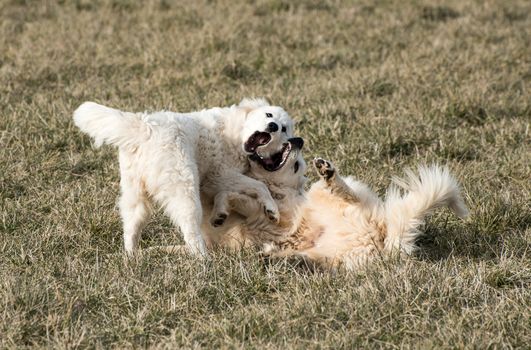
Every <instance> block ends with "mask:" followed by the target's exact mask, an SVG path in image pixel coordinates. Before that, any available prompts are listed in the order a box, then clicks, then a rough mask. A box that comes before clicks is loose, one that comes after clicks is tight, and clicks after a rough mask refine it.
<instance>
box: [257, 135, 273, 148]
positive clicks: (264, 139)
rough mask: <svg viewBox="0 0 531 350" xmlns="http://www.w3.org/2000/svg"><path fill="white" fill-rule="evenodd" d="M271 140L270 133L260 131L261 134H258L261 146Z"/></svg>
mask: <svg viewBox="0 0 531 350" xmlns="http://www.w3.org/2000/svg"><path fill="white" fill-rule="evenodd" d="M269 140H271V136H269V135H268V134H264V133H260V135H258V140H257V142H258V145H259V146H262V145H265V144H266V143H268V142H269Z"/></svg>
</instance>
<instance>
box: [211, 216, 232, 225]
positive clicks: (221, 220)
mask: <svg viewBox="0 0 531 350" xmlns="http://www.w3.org/2000/svg"><path fill="white" fill-rule="evenodd" d="M227 217H228V215H227V214H225V213H219V214H218V215H216V216H215V217H213V218H212V219H210V225H212V226H213V227H220V226H222V225H223V224H224V223H225V220H227Z"/></svg>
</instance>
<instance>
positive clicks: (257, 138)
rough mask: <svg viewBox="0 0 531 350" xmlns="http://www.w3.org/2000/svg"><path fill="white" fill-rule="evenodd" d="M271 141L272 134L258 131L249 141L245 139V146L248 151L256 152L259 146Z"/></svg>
mask: <svg viewBox="0 0 531 350" xmlns="http://www.w3.org/2000/svg"><path fill="white" fill-rule="evenodd" d="M269 141H271V134H269V133H268V132H263V131H256V132H255V133H254V134H252V135H251V137H249V139H248V140H247V141H245V144H244V145H243V148H244V149H245V152H247V153H255V152H256V149H257V148H258V147H260V146H264V145H267V144H268V143H269Z"/></svg>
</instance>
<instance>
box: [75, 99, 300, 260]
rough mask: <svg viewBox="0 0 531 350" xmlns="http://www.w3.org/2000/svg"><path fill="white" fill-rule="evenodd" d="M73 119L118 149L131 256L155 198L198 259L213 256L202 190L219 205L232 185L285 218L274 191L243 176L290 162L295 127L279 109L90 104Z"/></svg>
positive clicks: (250, 104)
mask: <svg viewBox="0 0 531 350" xmlns="http://www.w3.org/2000/svg"><path fill="white" fill-rule="evenodd" d="M74 122H75V124H76V125H77V126H78V127H79V128H80V129H81V130H82V131H83V132H85V133H87V134H88V135H90V136H92V137H93V138H94V139H95V144H96V146H99V145H101V144H103V143H108V144H112V145H115V146H118V148H119V161H120V174H121V180H120V187H121V198H120V214H121V217H122V220H123V225H124V247H125V250H126V251H127V252H129V253H130V252H133V251H134V250H135V249H137V246H138V241H139V238H140V234H141V230H142V228H143V226H144V224H145V223H146V220H147V219H148V217H149V214H150V212H151V205H150V199H153V200H154V201H155V202H157V203H159V204H160V205H161V206H162V207H163V208H164V210H165V212H166V214H167V215H168V216H169V217H170V218H171V220H172V222H173V223H174V224H175V225H177V226H179V228H180V229H181V232H182V234H183V236H184V240H185V242H186V245H187V246H188V248H189V249H190V250H191V251H192V252H193V253H196V254H197V253H199V254H206V247H205V242H204V239H203V237H202V234H201V229H200V226H201V221H202V207H201V202H200V191H201V194H202V195H203V196H206V197H207V198H211V199H212V200H213V198H214V197H215V196H216V194H217V193H219V192H220V191H222V190H226V189H227V188H230V189H232V190H233V191H235V192H241V193H245V194H246V195H248V196H250V197H252V198H256V200H257V202H258V203H260V205H261V206H262V208H263V210H264V212H265V214H266V215H267V216H268V218H269V219H270V220H272V221H276V222H278V221H279V211H278V207H277V204H276V203H275V201H274V200H273V198H272V197H271V194H270V192H269V190H268V188H267V186H266V185H265V184H264V183H262V182H260V181H257V180H255V179H252V178H250V177H248V176H245V175H243V174H244V173H245V172H246V171H247V170H248V168H249V160H248V158H249V157H252V158H253V159H258V160H259V161H260V163H261V164H262V166H263V167H264V169H266V170H267V171H270V172H275V171H277V170H279V169H281V168H282V166H283V165H284V164H285V163H286V161H287V158H288V156H289V148H290V147H289V142H288V141H287V140H288V139H289V138H290V137H291V136H292V134H293V122H292V120H291V118H290V117H289V115H288V114H287V113H286V112H285V111H284V110H283V109H282V108H280V107H276V106H270V105H269V104H268V103H267V102H266V101H265V100H262V99H256V100H248V99H244V100H243V101H242V102H241V103H240V104H239V105H237V106H236V105H235V106H231V107H225V108H212V109H206V110H202V111H199V112H191V113H173V112H164V111H163V112H156V113H153V114H146V113H129V112H122V111H119V110H116V109H112V108H109V107H105V106H102V105H99V104H96V103H94V102H85V103H83V104H82V105H81V106H80V107H79V108H78V109H77V110H76V111H75V112H74ZM203 198H204V197H203Z"/></svg>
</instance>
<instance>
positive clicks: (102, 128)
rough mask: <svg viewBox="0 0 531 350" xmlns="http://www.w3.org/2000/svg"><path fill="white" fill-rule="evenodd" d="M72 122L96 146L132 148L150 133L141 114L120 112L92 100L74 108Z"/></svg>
mask: <svg viewBox="0 0 531 350" xmlns="http://www.w3.org/2000/svg"><path fill="white" fill-rule="evenodd" d="M74 123H75V124H76V125H77V127H79V128H80V129H81V131H83V132H84V133H86V134H88V135H90V136H91V137H92V138H94V143H95V145H96V147H99V146H101V145H102V144H104V143H107V144H110V145H115V146H118V147H120V148H125V149H129V150H133V149H135V148H136V147H138V146H139V145H140V144H141V143H143V142H145V141H147V140H148V139H149V137H150V134H151V128H150V127H149V125H148V124H147V123H145V122H144V121H143V120H142V115H141V114H136V113H129V112H122V111H119V110H117V109H113V108H109V107H105V106H102V105H99V104H97V103H94V102H85V103H83V104H82V105H81V106H79V107H78V109H76V110H75V112H74Z"/></svg>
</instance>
